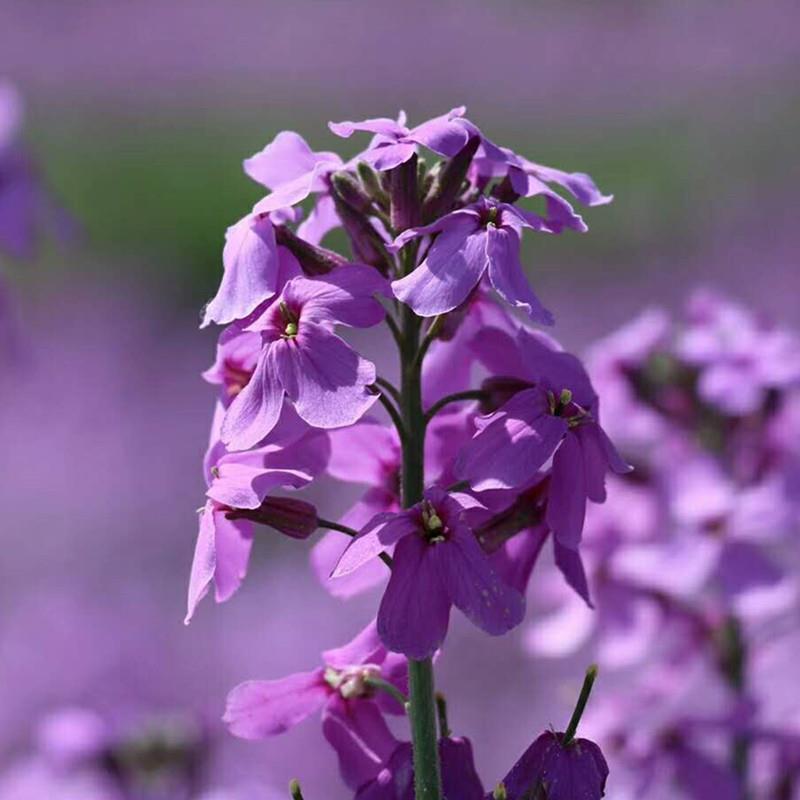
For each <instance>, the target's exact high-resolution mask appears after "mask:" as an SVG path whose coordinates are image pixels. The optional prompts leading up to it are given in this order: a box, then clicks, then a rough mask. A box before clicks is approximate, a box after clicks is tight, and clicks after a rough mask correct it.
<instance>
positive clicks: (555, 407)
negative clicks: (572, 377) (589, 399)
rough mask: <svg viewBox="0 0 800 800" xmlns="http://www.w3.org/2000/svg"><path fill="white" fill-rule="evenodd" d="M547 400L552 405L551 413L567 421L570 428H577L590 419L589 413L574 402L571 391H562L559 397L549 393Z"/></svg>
mask: <svg viewBox="0 0 800 800" xmlns="http://www.w3.org/2000/svg"><path fill="white" fill-rule="evenodd" d="M547 399H548V400H549V403H550V413H551V414H552V415H553V416H554V417H562V418H564V419H566V420H567V424H568V425H569V427H570V428H576V427H577V426H578V425H580V424H581V423H583V422H587V421H588V420H589V419H590V415H589V412H588V411H586V409H585V408H583V407H582V406H579V405H578V404H577V403H575V402H573V400H572V390H571V389H562V390H561V393H560V394H559V395H558V397H556V396H555V393H553V392H548V393H547Z"/></svg>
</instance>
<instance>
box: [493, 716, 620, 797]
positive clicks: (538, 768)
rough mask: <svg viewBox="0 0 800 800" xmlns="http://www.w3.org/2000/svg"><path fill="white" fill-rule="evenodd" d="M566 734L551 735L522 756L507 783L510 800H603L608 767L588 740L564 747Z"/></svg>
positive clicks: (543, 736) (541, 739) (546, 735)
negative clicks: (545, 799) (533, 799)
mask: <svg viewBox="0 0 800 800" xmlns="http://www.w3.org/2000/svg"><path fill="white" fill-rule="evenodd" d="M563 737H564V734H563V733H555V732H553V731H547V732H546V733H543V734H542V735H541V736H539V738H538V739H536V741H534V743H533V744H532V745H531V746H530V747H529V748H528V749H527V750H526V751H525V752H524V753H523V754H522V756H521V757H520V759H519V761H517V763H516V764H514V766H513V767H512V768H511V771H510V772H509V773H508V775H506V777H505V778H504V779H503V786H504V787H505V790H506V797H507V798H508V800H527V798H529V797H531V798H533V797H538V796H540V795H541V796H542V797H546V798H547V800H577V798H580V800H600V798H601V797H603V795H604V794H605V786H606V780H607V779H608V764H606V760H605V758H604V757H603V753H602V752H601V751H600V748H599V747H598V746H597V745H596V744H595V743H594V742H591V741H589V740H588V739H572V741H570V742H569V744H567V745H566V746H563V745H562V740H563Z"/></svg>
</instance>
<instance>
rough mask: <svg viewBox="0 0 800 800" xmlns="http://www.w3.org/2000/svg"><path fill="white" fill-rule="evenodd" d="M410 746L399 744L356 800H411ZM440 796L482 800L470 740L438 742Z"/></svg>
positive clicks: (412, 795) (456, 739)
mask: <svg viewBox="0 0 800 800" xmlns="http://www.w3.org/2000/svg"><path fill="white" fill-rule="evenodd" d="M412 756H413V753H412V750H411V745H410V744H409V743H408V742H401V743H400V744H399V745H398V746H397V748H396V749H395V750H394V752H393V753H392V756H391V758H390V759H389V761H388V763H387V764H386V766H385V767H384V768H383V769H382V770H381V771H380V773H378V775H377V776H376V777H375V778H374V779H373V780H372V781H370V782H369V783H367V784H366V785H364V786H363V787H362V788H361V789H360V790H359V791H358V793H357V794H356V800H414V764H413V757H412ZM439 759H440V763H441V768H442V792H443V794H444V797H447V798H453V799H454V800H456V798H457V800H482V798H483V785H482V784H481V779H480V778H479V777H478V773H477V772H476V770H475V761H474V758H473V756H472V744H471V743H470V741H469V739H463V738H450V737H445V738H442V739H439Z"/></svg>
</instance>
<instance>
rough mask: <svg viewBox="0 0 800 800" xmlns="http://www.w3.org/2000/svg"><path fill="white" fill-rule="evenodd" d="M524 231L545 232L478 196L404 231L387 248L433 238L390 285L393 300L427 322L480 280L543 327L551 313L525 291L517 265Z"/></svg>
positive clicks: (528, 217)
mask: <svg viewBox="0 0 800 800" xmlns="http://www.w3.org/2000/svg"><path fill="white" fill-rule="evenodd" d="M524 228H531V229H533V230H537V231H540V232H544V233H548V232H550V231H549V229H548V227H547V225H546V223H545V221H544V220H543V219H542V218H541V217H539V216H538V215H536V214H532V213H531V212H529V211H524V210H522V209H520V208H517V207H515V206H512V205H509V204H508V203H501V202H498V201H496V200H494V199H492V198H487V197H481V198H480V199H479V200H478V201H477V202H476V203H473V204H472V205H469V206H466V207H465V208H461V209H458V210H457V211H453V212H452V213H450V214H447V215H446V216H444V217H442V218H441V219H438V220H436V222H434V223H432V224H431V225H426V226H425V227H422V228H409V229H408V230H407V231H403V233H401V234H400V236H398V237H397V238H396V239H395V241H394V244H393V245H392V247H393V249H395V250H398V249H400V248H401V247H403V246H404V245H405V244H406V243H408V242H409V241H411V240H412V239H415V238H418V237H420V236H428V235H431V234H437V236H436V238H435V239H434V240H433V244H432V245H431V247H430V250H429V251H428V253H427V255H426V257H425V259H424V260H423V261H422V263H421V264H420V265H419V266H418V267H417V268H416V269H415V270H414V271H413V272H412V273H411V274H410V275H407V276H406V277H404V278H400V279H399V280H396V281H393V282H392V291H394V294H395V296H396V297H397V298H398V300H401V301H402V302H404V303H406V304H407V305H408V306H410V307H411V308H412V309H414V311H415V312H416V313H417V314H419V315H420V316H422V317H433V316H436V315H437V314H444V313H445V312H447V311H452V310H453V309H455V308H457V307H458V306H460V305H461V304H462V303H463V302H464V301H465V300H466V299H467V297H468V296H469V294H470V292H471V291H472V290H473V289H474V288H475V287H476V286H477V285H478V283H479V282H480V280H481V278H482V277H483V276H484V275H487V276H488V280H489V282H490V283H491V285H492V286H493V287H494V288H495V290H496V291H497V292H498V294H500V296H501V297H502V298H503V299H504V300H505V301H506V302H507V303H509V304H510V305H512V306H514V307H516V308H522V309H524V310H525V311H526V312H527V313H528V314H529V316H530V317H531V318H532V319H534V320H536V321H537V322H541V323H542V324H545V325H552V324H553V316H552V314H551V313H550V312H549V311H548V310H547V309H546V308H544V306H542V304H541V303H540V302H539V299H538V298H537V297H536V295H535V294H534V293H533V291H532V290H531V288H530V286H529V285H528V281H527V279H526V277H525V273H524V271H523V269H522V264H521V262H520V242H521V239H522V231H523V229H524Z"/></svg>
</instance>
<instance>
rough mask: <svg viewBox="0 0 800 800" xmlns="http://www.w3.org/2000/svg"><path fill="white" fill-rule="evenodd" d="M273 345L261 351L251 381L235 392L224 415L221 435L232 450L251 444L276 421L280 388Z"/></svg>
mask: <svg viewBox="0 0 800 800" xmlns="http://www.w3.org/2000/svg"><path fill="white" fill-rule="evenodd" d="M276 344H278V343H276ZM275 346H276V345H275V344H271V345H268V346H266V347H265V348H264V349H263V350H262V351H261V355H260V356H259V359H258V363H257V364H256V368H255V371H254V372H253V375H252V377H251V378H250V381H249V382H248V384H247V386H245V387H244V389H242V391H241V392H239V394H238V395H236V397H235V398H234V399H233V402H232V403H231V404H230V406H229V408H228V411H227V413H226V414H225V419H224V420H223V422H222V434H221V435H222V441H224V442H225V443H226V444H227V445H228V447H229V448H230V449H231V450H244V449H246V448H248V447H252V446H253V445H255V444H257V443H258V442H260V441H261V440H262V439H263V438H264V437H265V436H266V435H267V434H268V433H269V432H270V431H271V430H272V429H273V428H274V427H275V425H276V424H277V422H278V417H279V416H280V413H281V405H282V404H283V387H282V386H281V385H280V383H279V381H278V379H277V374H276V367H275V352H274V350H275Z"/></svg>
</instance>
